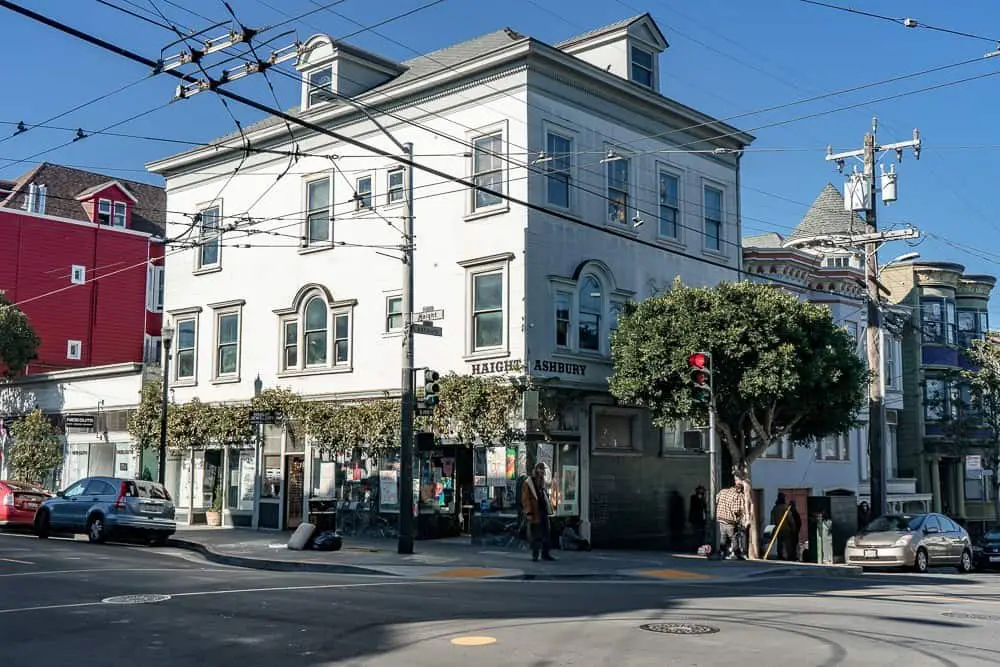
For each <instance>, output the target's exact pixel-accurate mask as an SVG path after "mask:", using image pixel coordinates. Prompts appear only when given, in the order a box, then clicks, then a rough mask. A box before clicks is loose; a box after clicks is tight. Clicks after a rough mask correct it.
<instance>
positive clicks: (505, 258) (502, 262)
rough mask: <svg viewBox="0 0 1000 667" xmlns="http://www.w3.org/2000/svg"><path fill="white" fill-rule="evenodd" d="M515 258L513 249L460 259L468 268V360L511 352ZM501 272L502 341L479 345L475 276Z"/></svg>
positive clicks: (466, 300) (466, 299) (460, 264)
mask: <svg viewBox="0 0 1000 667" xmlns="http://www.w3.org/2000/svg"><path fill="white" fill-rule="evenodd" d="M513 260H514V253H511V252H508V253H501V254H498V255H491V256H489V257H480V258H477V259H471V260H465V261H461V262H459V263H458V265H459V266H461V267H462V268H463V269H465V327H464V328H465V356H464V359H466V360H479V359H493V358H498V357H508V356H510V343H511V340H510V339H511V336H510V321H511V312H510V304H511V301H510V288H511V279H510V269H511V262H512V261H513ZM497 272H499V273H500V275H501V278H500V285H501V289H502V290H503V293H502V294H501V297H500V303H501V308H502V311H501V312H502V314H503V322H502V324H501V326H500V332H501V337H502V339H501V343H500V345H497V346H491V347H486V348H476V345H475V343H476V339H475V336H476V332H475V324H474V315H475V303H474V300H475V277H476V276H480V275H485V274H490V273H497Z"/></svg>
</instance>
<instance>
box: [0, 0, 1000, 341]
mask: <svg viewBox="0 0 1000 667" xmlns="http://www.w3.org/2000/svg"><path fill="white" fill-rule="evenodd" d="M21 1H22V2H23V4H25V5H27V6H29V7H31V8H33V9H35V10H37V11H40V12H42V13H47V14H49V15H51V16H54V17H56V18H58V19H60V20H63V21H66V22H68V23H70V24H72V25H74V26H76V27H79V28H82V29H84V30H87V31H89V32H91V33H93V34H95V35H98V36H100V37H104V38H106V39H109V40H112V41H116V42H118V43H120V44H122V45H123V46H126V47H128V48H130V49H133V50H136V51H139V52H141V53H143V54H146V55H149V56H151V57H156V56H157V54H158V52H159V50H160V48H161V47H162V46H165V45H166V44H167V43H169V42H170V41H172V39H173V36H172V35H171V34H170V33H168V32H166V31H164V30H163V29H161V28H159V27H156V26H153V25H150V24H148V23H145V22H143V21H141V20H139V19H136V18H132V17H129V16H126V15H124V14H122V13H120V12H117V11H115V10H113V9H111V8H108V7H106V6H103V5H101V4H100V3H99V2H97V0H73V2H66V1H65V0H59V1H56V0H48V1H43V0H21ZM110 1H112V2H115V3H116V4H118V5H120V6H123V7H126V8H128V9H130V10H132V11H135V12H136V13H140V14H144V15H147V16H150V15H151V11H152V4H151V3H150V2H149V0H110ZM318 1H319V3H320V4H327V3H329V1H330V0H318ZM427 1H428V0H392V1H391V2H381V3H376V2H370V1H367V2H366V1H364V0H343V1H342V2H340V3H337V4H335V5H334V6H333V7H332V9H333V10H334V11H336V12H337V13H339V14H340V15H341V16H336V15H334V14H332V13H330V12H327V11H318V12H317V13H315V14H312V15H311V16H309V17H307V18H305V19H303V20H302V21H299V22H298V23H295V24H292V25H290V26H288V28H296V29H297V30H298V31H299V36H300V37H301V38H303V39H304V38H305V37H307V36H309V35H310V34H312V33H314V32H319V31H320V30H323V31H325V32H328V33H330V34H331V35H333V36H336V37H340V36H344V35H347V34H349V33H352V32H355V31H357V30H359V29H360V28H359V24H360V25H362V26H370V25H372V24H375V23H378V22H380V21H382V20H384V19H387V18H390V17H392V16H395V15H398V14H401V13H403V12H406V11H407V10H412V9H416V8H418V7H420V6H421V5H424V4H427ZM830 1H831V2H835V3H837V4H843V5H845V6H847V5H850V6H856V7H863V8H864V9H865V10H868V11H871V12H875V13H879V14H885V15H892V16H898V17H902V16H910V17H913V18H915V19H917V20H918V21H920V22H921V23H924V24H928V25H933V26H940V27H947V28H952V29H956V30H961V31H965V32H969V33H975V34H981V35H982V36H984V37H987V38H994V37H995V38H997V39H1000V5H996V6H994V5H995V3H986V2H983V3H959V4H955V3H941V2H933V1H931V0H910V1H909V2H907V3H905V5H906V12H907V14H905V15H904V14H902V13H901V11H902V10H901V9H900V8H901V7H902V5H903V3H899V2H894V1H890V0H870V1H868V2H865V3H857V2H855V3H848V2H846V0H830ZM155 5H156V6H157V7H158V8H159V9H160V10H161V11H162V12H163V13H164V14H166V16H167V17H168V18H169V19H170V20H171V21H172V22H174V23H177V24H181V25H183V26H187V27H198V28H202V27H206V26H207V25H209V23H208V21H206V20H204V19H203V18H200V17H198V16H195V15H193V14H192V13H190V12H189V11H186V10H185V9H184V8H185V7H187V8H190V9H192V10H194V11H195V12H198V13H199V14H202V15H204V16H206V17H209V18H212V19H217V20H224V19H227V18H228V14H227V12H226V10H225V7H224V5H223V3H222V1H221V0H197V1H196V0H156V1H155ZM231 5H232V6H233V8H234V9H235V11H236V13H237V15H238V16H239V18H240V19H241V20H242V21H243V22H244V23H245V24H247V25H252V26H261V25H267V24H272V23H276V22H280V21H284V20H285V19H286V18H287V16H286V15H285V14H291V15H298V14H301V13H304V12H306V11H309V10H310V9H315V8H316V6H317V3H316V2H313V1H312V0H231ZM487 6H488V7H489V9H488V10H487V9H486V7H487ZM278 10H280V11H278ZM645 11H648V12H650V13H651V14H652V15H653V17H654V18H655V19H656V21H657V22H658V23H659V25H660V27H661V29H662V30H663V32H664V34H665V35H666V37H667V40H668V41H669V42H670V44H671V46H670V48H669V49H668V50H667V52H666V53H665V54H664V55H663V56H662V59H661V73H662V75H661V79H662V81H661V85H662V92H663V93H664V94H665V95H667V96H669V97H672V98H675V99H677V100H679V101H681V102H683V103H685V104H688V105H690V106H693V107H696V108H698V109H701V110H703V111H705V112H707V113H710V114H713V115H714V116H716V117H719V118H729V117H732V116H736V115H738V114H744V113H746V112H751V111H755V110H759V109H763V108H766V107H771V106H774V105H778V104H782V103H785V102H791V101H795V100H799V99H803V98H807V97H810V96H813V95H816V94H821V93H826V92H830V91H835V90H840V89H843V88H849V87H852V86H856V85H860V84H863V83H868V82H873V81H878V80H882V79H887V78H891V77H894V76H898V75H903V74H908V73H912V72H918V71H921V70H925V69H929V68H933V67H938V66H942V65H948V64H952V63H958V62H961V61H965V60H970V59H976V58H981V56H982V55H983V54H985V53H986V52H988V51H991V50H992V49H993V48H994V44H992V43H991V42H989V41H984V40H977V39H972V38H968V37H961V36H956V35H951V34H945V33H942V32H939V31H932V30H926V29H907V28H905V27H903V26H901V25H898V24H894V23H891V22H887V21H880V20H877V19H874V18H868V17H863V16H857V15H853V14H848V13H845V12H838V11H834V10H831V9H826V8H822V7H817V6H813V5H809V4H805V3H803V2H801V1H800V0H768V2H764V3H760V2H746V1H745V0H703V1H702V2H700V3H696V4H692V3H690V2H682V1H681V0H649V1H646V2H642V1H641V0H574V1H573V2H569V1H568V0H549V1H546V0H509V1H507V2H502V3H484V2H482V0H444V1H443V2H441V3H440V4H437V5H435V6H433V7H431V8H428V9H424V10H421V11H417V12H416V13H414V14H413V15H411V16H409V17H406V18H403V19H401V20H398V21H395V22H392V23H389V24H387V25H385V26H382V27H379V28H376V29H375V30H372V31H367V32H363V33H362V34H359V35H357V36H354V37H352V38H351V39H350V40H349V41H352V42H354V43H356V44H358V45H359V46H362V47H364V48H367V49H369V50H372V51H375V52H377V53H381V54H383V55H385V56H387V57H390V58H394V59H398V60H405V59H407V58H412V57H414V55H416V54H417V53H425V52H429V51H432V50H434V49H438V48H442V47H444V46H448V45H450V44H454V43H456V42H459V41H462V40H465V39H468V38H471V37H475V36H477V35H480V34H483V33H487V32H491V31H493V30H496V29H499V28H501V27H504V26H510V27H512V28H514V29H515V30H517V31H519V32H522V33H525V34H529V35H531V36H533V37H536V38H538V39H541V40H543V41H547V42H550V43H551V42H556V41H559V40H562V39H565V38H567V37H569V36H572V35H574V34H577V33H580V32H583V31H585V30H588V29H590V28H593V27H597V26H600V25H603V24H606V23H610V22H612V21H615V20H618V19H621V18H625V17H627V16H631V15H634V14H639V13H642V12H645ZM282 12H284V13H285V14H283V13H282ZM154 16H155V15H154ZM992 27H995V30H996V33H991V32H990V30H991V29H992ZM213 34H214V33H213ZM284 43H287V42H286V41H284V40H283V41H282V42H280V44H284ZM0 62H3V63H4V64H5V66H4V89H5V94H4V96H3V101H2V102H0V121H13V122H16V121H18V120H24V121H25V122H27V123H39V122H41V121H44V120H46V119H48V118H49V117H51V116H54V115H56V114H58V113H62V112H64V111H67V110H69V109H71V108H72V107H74V106H75V105H78V104H81V103H83V102H86V101H89V100H91V99H93V98H95V97H99V96H103V95H105V94H106V93H109V92H111V91H113V90H114V89H116V88H118V87H120V86H122V85H125V84H127V83H131V82H133V81H137V80H139V79H141V78H142V77H143V76H144V75H145V74H146V72H145V71H144V70H143V68H142V67H140V66H138V65H134V64H131V63H129V62H127V61H124V60H122V59H120V58H118V57H117V56H114V55H111V54H109V53H105V52H102V51H100V50H98V49H97V48H95V47H91V46H89V45H86V44H84V43H82V42H79V41H76V40H74V39H73V38H71V37H68V36H63V35H61V34H57V33H56V32H54V31H52V30H51V29H48V28H45V27H43V26H40V25H37V24H35V23H33V22H31V21H29V20H27V19H24V18H21V17H19V16H16V15H14V14H12V13H10V12H7V11H6V10H0ZM990 72H997V73H998V74H1000V58H997V59H981V60H980V61H979V62H975V63H971V64H967V65H963V66H961V67H955V68H952V69H948V70H944V71H939V72H936V73H932V74H929V75H926V76H921V77H917V78H912V79H908V80H905V81H900V82H896V83H891V84H888V85H883V86H878V87H872V88H868V89H865V90H862V91H858V92H854V93H850V94H843V95H838V96H836V97H831V98H827V99H824V100H822V101H818V102H813V103H809V104H804V105H799V106H794V107H790V108H786V109H783V110H779V111H774V112H770V113H764V114H757V115H750V116H746V117H742V118H739V119H736V120H733V121H732V122H733V124H735V125H737V126H738V127H740V128H742V129H746V130H749V131H751V132H752V133H753V134H755V135H756V136H757V142H756V144H755V147H756V148H757V149H764V148H773V149H782V150H781V151H776V152H761V153H753V154H749V155H747V156H746V158H745V159H744V162H743V164H744V180H743V184H744V191H743V203H744V209H743V213H744V227H745V229H746V233H747V234H753V233H758V232H761V231H769V230H770V231H778V232H780V233H786V234H787V233H788V232H790V230H791V228H793V227H794V226H795V224H796V223H797V222H798V220H799V219H800V218H801V216H802V215H803V214H804V212H805V210H806V207H807V206H808V204H809V203H811V202H812V201H813V199H814V198H815V197H816V195H817V194H818V193H819V191H820V189H821V188H822V187H823V185H824V184H825V183H827V182H828V181H832V182H833V183H835V184H837V185H838V186H840V185H841V183H842V179H841V177H840V176H838V175H837V173H836V171H835V169H834V168H833V166H832V165H831V164H829V163H827V162H825V161H824V159H823V157H824V153H825V147H826V145H827V144H832V145H833V146H834V148H835V149H836V150H847V149H852V148H856V147H859V146H860V145H861V141H862V137H863V135H864V133H865V132H866V131H868V129H869V127H870V124H871V118H872V116H873V115H877V116H878V117H879V121H880V122H879V129H880V132H879V140H880V141H882V142H884V143H889V142H892V141H897V140H905V139H909V138H910V136H911V132H912V130H913V128H914V127H918V128H920V131H921V135H922V137H923V139H924V141H925V147H924V151H923V154H922V156H921V159H920V161H919V162H916V161H914V160H913V158H912V153H909V152H907V154H906V155H905V156H904V161H903V164H902V165H900V166H898V167H897V170H898V171H899V172H900V181H899V183H900V184H899V197H900V198H899V201H898V202H897V203H896V204H893V205H892V206H891V207H889V208H888V209H882V210H881V211H880V222H881V223H882V224H883V226H891V225H892V224H894V223H904V222H906V223H912V224H914V225H916V226H917V227H919V228H921V229H922V230H924V231H926V232H928V233H929V234H932V235H935V237H937V238H933V237H932V238H927V239H926V240H925V241H924V242H923V243H922V244H921V245H920V246H919V247H918V248H917V250H918V251H919V252H920V253H921V255H922V258H923V259H927V260H943V261H955V262H959V263H962V264H964V265H965V266H966V268H967V270H969V271H973V272H977V273H989V274H997V273H1000V266H998V264H1000V247H998V244H997V243H996V239H998V238H1000V221H998V220H997V218H996V216H995V215H994V212H993V211H994V208H995V202H996V198H995V197H994V196H993V195H992V193H993V192H994V190H995V187H996V186H995V180H996V173H997V171H998V170H997V160H998V158H1000V137H998V136H997V135H998V134H1000V132H998V130H997V127H998V124H997V122H996V114H997V111H996V110H997V109H998V108H1000V104H998V103H1000V92H998V91H1000V76H993V77H986V78H982V79H978V80H975V81H970V82H967V83H962V84H959V85H955V86H951V87H946V88H942V89H939V90H935V91H930V92H925V93H920V94H914V95H910V96H906V97H902V98H899V99H893V100H887V101H882V102H877V103H870V104H865V103H867V102H869V101H871V100H875V99H877V98H882V97H886V96H891V95H896V94H899V93H905V92H908V91H913V90H917V89H920V88H924V87H928V86H933V85H935V84H942V83H947V82H951V81H956V80H958V79H963V78H966V77H973V76H977V75H982V74H987V73H990ZM272 80H273V82H274V84H275V87H276V89H277V94H278V97H279V99H280V101H281V105H282V106H283V107H286V108H287V107H290V106H292V105H294V104H296V103H297V100H298V89H297V88H296V87H295V85H294V84H293V83H292V82H291V81H290V80H288V79H287V78H285V77H283V76H280V75H272ZM173 88H174V84H173V83H172V81H171V80H168V79H167V78H165V77H162V76H161V77H158V78H155V79H150V80H146V81H143V82H141V83H139V84H137V85H135V86H133V87H131V88H129V89H127V90H125V91H123V92H119V93H117V94H114V95H107V96H106V97H105V98H104V99H102V100H101V101H100V102H98V103H95V104H91V105H89V106H87V107H85V108H83V109H81V110H79V111H76V112H74V113H71V114H69V115H68V116H66V117H64V118H61V119H59V120H57V121H54V122H53V124H54V125H60V126H64V127H70V128H76V127H83V128H86V129H101V128H103V127H105V126H107V125H110V124H112V123H115V122H117V121H120V120H124V119H127V118H130V117H131V116H133V115H135V114H139V113H142V112H146V111H148V110H150V109H154V108H156V107H159V106H161V105H163V104H165V103H166V102H167V101H169V100H170V98H171V96H172V93H173ZM235 89H236V90H238V91H240V92H243V93H245V94H248V95H252V96H253V97H255V98H257V99H260V100H262V101H265V102H271V101H273V98H271V93H270V92H269V91H268V90H267V88H266V87H265V86H264V84H263V82H262V80H261V79H260V77H253V78H251V79H247V80H245V81H241V82H239V83H238V84H236V85H235ZM858 104H861V105H862V106H859V107H857V108H854V109H850V110H844V111H838V112H836V113H830V114H827V115H822V116H819V117H815V118H811V119H807V120H798V121H795V122H789V123H786V124H782V125H777V126H775V127H770V128H761V126H764V125H768V124H773V123H778V122H780V121H785V120H791V119H795V118H798V117H801V116H805V115H808V114H815V113H819V112H823V111H828V110H831V109H836V108H838V107H843V106H846V105H858ZM231 108H232V109H233V112H234V113H235V114H236V116H237V118H239V119H240V120H241V121H242V122H244V123H245V124H246V123H249V122H252V121H254V120H257V119H258V118H259V117H260V115H259V114H257V113H256V112H253V111H251V110H247V109H245V108H240V107H239V106H238V105H236V104H231ZM757 128H761V129H757ZM115 129H116V131H121V132H125V133H128V134H137V135H147V136H149V135H155V136H158V137H171V138H177V139H187V140H195V141H207V140H211V139H213V138H216V137H218V136H220V135H222V134H225V133H228V132H230V131H232V130H233V122H232V120H231V119H230V117H229V116H228V115H227V113H226V111H225V109H224V108H223V107H222V105H221V104H220V103H219V101H218V100H217V99H215V98H213V97H212V96H210V95H207V94H203V95H198V96H196V97H195V98H194V99H192V100H188V101H184V102H178V103H174V104H171V105H169V106H166V107H165V108H161V109H159V110H157V111H155V112H153V113H150V114H148V115H145V116H142V117H140V118H138V119H136V120H133V121H130V122H128V123H125V124H123V125H121V126H120V127H118V128H115ZM12 130H13V128H12V126H10V125H0V177H8V178H13V177H16V176H17V175H19V174H20V173H22V172H23V171H25V170H26V169H28V168H30V167H31V166H33V165H34V164H35V163H36V162H37V161H38V160H42V159H44V160H48V161H52V162H58V163H62V164H68V165H79V166H82V167H85V168H91V169H94V170H99V171H105V172H109V173H113V174H115V175H119V176H123V177H130V178H136V179H140V180H148V181H152V182H156V179H155V177H153V176H151V175H149V174H145V173H144V172H143V164H144V163H145V162H147V161H149V160H152V159H155V158H160V157H163V156H165V155H168V154H171V153H174V152H177V150H178V149H179V148H182V147H181V146H178V145H171V144H166V143H160V142H155V141H139V140H134V139H117V138H112V137H106V136H94V137H91V138H88V139H86V140H84V141H79V142H76V143H74V144H72V145H70V146H67V147H64V148H60V149H58V150H55V151H52V152H50V153H47V154H46V155H44V156H40V157H33V158H32V157H30V156H32V155H33V154H35V153H37V152H40V151H43V150H46V149H49V148H52V147H55V146H58V145H60V144H62V143H64V142H66V141H69V140H70V139H72V136H73V135H72V133H67V132H60V131H54V130H43V129H36V130H32V131H30V132H27V133H25V134H23V135H21V136H18V137H14V138H12V139H9V140H4V138H5V137H7V136H8V134H9V133H10V132H11V131H12ZM17 159H26V160H27V161H26V162H21V163H17V164H11V163H10V161H11V160H17ZM942 239H944V240H942ZM910 250H911V248H909V247H908V246H906V245H905V244H902V243H896V244H893V245H891V246H889V247H887V248H886V249H884V250H883V255H882V256H883V259H889V258H891V257H893V256H895V255H898V254H902V253H904V252H908V251H910ZM997 302H998V304H1000V299H998V300H997ZM993 310H994V313H1000V308H994V309H993ZM993 324H994V325H997V324H1000V317H996V316H995V317H994V318H993Z"/></svg>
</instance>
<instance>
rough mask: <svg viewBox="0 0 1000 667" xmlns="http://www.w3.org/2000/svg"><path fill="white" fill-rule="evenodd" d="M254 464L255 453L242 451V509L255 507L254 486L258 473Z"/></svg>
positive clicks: (240, 505) (246, 509)
mask: <svg viewBox="0 0 1000 667" xmlns="http://www.w3.org/2000/svg"><path fill="white" fill-rule="evenodd" d="M255 468H256V466H255V465H254V453H253V452H252V451H242V452H240V503H239V507H240V509H241V510H244V511H249V510H252V509H253V487H254V475H255V474H256V469H255Z"/></svg>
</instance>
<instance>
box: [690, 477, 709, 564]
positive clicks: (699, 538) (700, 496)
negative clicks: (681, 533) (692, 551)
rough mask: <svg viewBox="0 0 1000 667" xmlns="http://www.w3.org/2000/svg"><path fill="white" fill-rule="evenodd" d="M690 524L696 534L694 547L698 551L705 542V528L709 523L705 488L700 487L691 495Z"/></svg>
mask: <svg viewBox="0 0 1000 667" xmlns="http://www.w3.org/2000/svg"><path fill="white" fill-rule="evenodd" d="M688 522H689V523H690V524H691V532H692V533H693V534H694V542H695V544H694V546H695V548H696V549H697V548H698V547H700V546H701V545H702V544H704V542H705V526H706V524H707V523H708V504H707V503H706V502H705V487H704V486H701V485H699V486H698V488H696V489H695V490H694V493H693V494H691V500H690V506H689V507H688Z"/></svg>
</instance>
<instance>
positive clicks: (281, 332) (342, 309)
mask: <svg viewBox="0 0 1000 667" xmlns="http://www.w3.org/2000/svg"><path fill="white" fill-rule="evenodd" d="M314 299H319V300H320V301H321V302H322V303H323V305H324V306H325V309H324V313H325V314H326V329H325V333H326V357H325V359H324V361H323V363H319V364H308V363H307V357H306V352H307V350H306V344H305V336H306V330H305V314H306V308H307V307H308V306H309V304H310V303H312V302H313V300H314ZM357 304H358V301H357V299H346V300H340V301H337V300H334V299H333V296H332V294H330V292H329V290H327V289H326V288H325V287H323V286H321V285H317V284H311V285H307V286H305V287H303V288H302V289H300V290H299V292H298V294H296V296H295V298H294V299H293V300H292V305H291V306H290V307H288V308H280V309H278V310H275V311H274V313H275V314H276V315H277V316H278V355H279V356H278V369H279V370H278V377H282V378H283V377H296V376H303V375H322V374H327V373H346V372H351V371H353V370H354V343H355V335H354V319H355V307H356V306H357ZM341 316H346V317H347V326H348V337H347V341H348V343H347V360H346V361H341V362H337V361H336V329H335V327H336V321H337V318H338V317H341ZM292 322H295V323H296V335H295V345H294V347H295V349H296V363H295V366H294V367H289V365H288V364H286V363H285V362H286V360H287V358H286V351H287V350H288V349H290V348H291V347H293V346H292V345H289V344H288V341H287V339H286V336H285V333H286V327H287V326H288V325H289V324H290V323H292Z"/></svg>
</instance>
